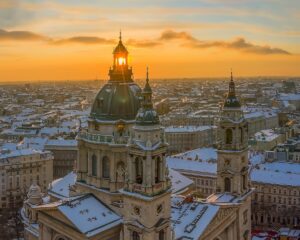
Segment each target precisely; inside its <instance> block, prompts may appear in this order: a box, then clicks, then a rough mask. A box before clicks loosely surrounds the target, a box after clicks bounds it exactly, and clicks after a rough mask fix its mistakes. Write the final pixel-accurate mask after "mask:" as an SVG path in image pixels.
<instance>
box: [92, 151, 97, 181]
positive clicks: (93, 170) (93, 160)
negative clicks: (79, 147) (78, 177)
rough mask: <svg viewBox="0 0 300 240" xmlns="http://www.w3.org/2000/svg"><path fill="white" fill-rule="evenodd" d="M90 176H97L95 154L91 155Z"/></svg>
mask: <svg viewBox="0 0 300 240" xmlns="http://www.w3.org/2000/svg"><path fill="white" fill-rule="evenodd" d="M92 176H94V177H95V176H97V156H96V155H95V154H93V156H92Z"/></svg>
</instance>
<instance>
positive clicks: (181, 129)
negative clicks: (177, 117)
mask: <svg viewBox="0 0 300 240" xmlns="http://www.w3.org/2000/svg"><path fill="white" fill-rule="evenodd" d="M212 128H213V127H212V126H179V127H175V126H170V127H166V128H165V132H166V133H191V132H201V131H206V130H208V129H212Z"/></svg>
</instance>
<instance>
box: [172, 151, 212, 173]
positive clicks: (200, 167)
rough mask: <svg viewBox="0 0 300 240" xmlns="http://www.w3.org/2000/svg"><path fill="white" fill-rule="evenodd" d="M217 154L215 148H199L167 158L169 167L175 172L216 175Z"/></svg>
mask: <svg viewBox="0 0 300 240" xmlns="http://www.w3.org/2000/svg"><path fill="white" fill-rule="evenodd" d="M216 159H217V152H216V149H214V148H198V149H195V150H192V151H188V152H185V153H181V154H177V155H174V156H170V157H167V165H168V167H169V168H172V169H175V170H183V171H184V170H186V171H194V172H202V173H209V174H216V172H217V161H216Z"/></svg>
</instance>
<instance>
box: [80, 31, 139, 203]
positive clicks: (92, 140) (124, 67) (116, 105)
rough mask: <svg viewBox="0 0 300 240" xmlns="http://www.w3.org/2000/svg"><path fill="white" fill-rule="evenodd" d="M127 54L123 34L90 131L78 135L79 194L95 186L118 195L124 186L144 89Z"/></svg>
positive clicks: (98, 97)
mask: <svg viewBox="0 0 300 240" xmlns="http://www.w3.org/2000/svg"><path fill="white" fill-rule="evenodd" d="M128 54H129V53H128V51H127V49H126V47H125V46H124V44H123V42H122V36H121V33H120V37H119V41H118V44H117V46H116V47H115V49H114V51H113V62H112V67H111V68H110V69H109V80H108V82H107V83H106V84H105V85H104V86H103V87H102V88H101V89H100V91H99V92H98V94H97V95H96V97H95V100H94V103H93V105H92V108H91V113H90V116H89V118H88V128H87V129H82V130H81V131H80V132H79V134H78V136H77V140H78V161H77V184H76V186H77V188H78V190H79V191H80V192H90V186H94V187H96V188H97V189H102V190H105V191H108V192H110V193H115V192H117V191H118V190H119V189H121V188H123V187H124V184H125V169H126V166H127V155H128V149H127V142H128V139H129V136H130V134H131V131H132V127H133V126H134V123H135V117H136V114H137V112H138V110H139V108H140V102H141V101H140V98H141V89H140V87H139V86H138V85H137V84H136V83H135V82H134V81H133V74H132V68H131V67H129V65H128ZM102 193H104V191H95V194H97V196H98V195H99V196H98V197H101V198H102V199H107V198H106V196H105V195H104V194H102ZM101 194H102V195H101ZM107 201H109V200H107Z"/></svg>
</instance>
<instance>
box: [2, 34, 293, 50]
mask: <svg viewBox="0 0 300 240" xmlns="http://www.w3.org/2000/svg"><path fill="white" fill-rule="evenodd" d="M11 40H12V41H44V42H46V43H49V44H52V45H68V44H86V45H91V44H102V45H112V44H116V42H117V41H116V40H115V39H107V38H101V37H97V36H74V37H69V38H61V39H53V38H51V37H49V36H44V35H41V34H37V33H33V32H29V31H6V30H1V29H0V41H11ZM173 40H174V41H179V43H180V45H181V46H182V47H188V48H195V49H207V48H227V49H232V50H237V51H242V52H248V53H253V54H261V55H269V54H285V55H289V54H291V53H289V52H288V51H286V50H284V49H281V48H276V47H270V46H268V45H257V44H254V43H251V42H249V41H247V40H246V39H244V38H242V37H239V38H236V39H234V40H231V41H224V40H220V41H219V40H218V41H207V40H205V41H203V40H199V39H197V38H196V37H194V36H192V35H191V34H189V33H187V32H176V31H173V30H166V31H163V32H162V33H161V35H160V37H158V38H156V39H152V40H149V39H143V40H137V39H129V40H127V41H126V44H127V45H129V46H133V47H139V48H152V47H156V46H159V45H163V44H164V43H167V42H169V41H173Z"/></svg>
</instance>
